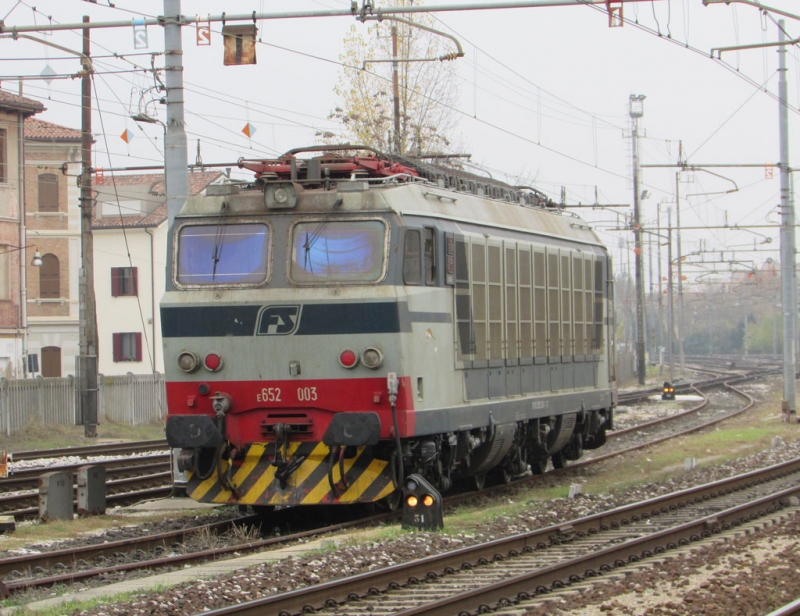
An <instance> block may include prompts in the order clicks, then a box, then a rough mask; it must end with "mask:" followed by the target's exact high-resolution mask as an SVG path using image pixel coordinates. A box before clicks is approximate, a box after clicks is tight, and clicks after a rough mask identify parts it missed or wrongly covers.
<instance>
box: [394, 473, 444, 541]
mask: <svg viewBox="0 0 800 616" xmlns="http://www.w3.org/2000/svg"><path fill="white" fill-rule="evenodd" d="M402 526H403V528H416V529H419V530H441V529H443V528H444V514H443V513H442V495H441V494H440V493H439V491H438V490H437V489H436V488H434V487H433V485H431V484H430V483H429V482H428V481H427V480H426V479H425V478H424V477H423V476H422V475H417V474H413V475H409V476H408V477H406V480H405V483H404V485H403V523H402Z"/></svg>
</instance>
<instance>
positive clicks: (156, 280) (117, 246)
mask: <svg viewBox="0 0 800 616" xmlns="http://www.w3.org/2000/svg"><path fill="white" fill-rule="evenodd" d="M224 178H225V175H224V174H223V173H222V172H219V171H214V172H195V173H190V174H189V191H190V193H191V194H199V193H202V192H203V190H205V188H206V186H208V185H209V184H214V183H220V182H222V181H223V180H224ZM93 187H94V189H95V190H96V195H97V197H96V204H95V208H94V217H93V220H92V234H93V236H94V288H95V298H96V302H97V332H98V341H99V347H100V353H99V364H98V367H99V371H100V373H101V374H104V375H114V374H127V373H128V372H132V373H134V374H149V373H152V372H153V371H158V372H162V373H163V371H164V362H163V358H162V356H161V321H160V311H159V308H158V302H159V299H160V298H161V295H162V294H163V293H164V288H165V282H166V281H165V275H166V265H167V258H166V255H167V206H166V202H167V197H166V191H165V188H164V175H163V174H160V173H159V174H150V173H138V174H124V175H122V174H119V175H114V176H111V175H109V174H108V173H106V174H103V176H102V177H95V182H94V185H93Z"/></svg>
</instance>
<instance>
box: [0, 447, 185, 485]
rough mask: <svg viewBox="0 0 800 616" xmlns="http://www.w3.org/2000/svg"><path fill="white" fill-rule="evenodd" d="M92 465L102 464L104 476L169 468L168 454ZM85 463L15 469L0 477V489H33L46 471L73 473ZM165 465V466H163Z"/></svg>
mask: <svg viewBox="0 0 800 616" xmlns="http://www.w3.org/2000/svg"><path fill="white" fill-rule="evenodd" d="M91 465H92V466H102V467H104V468H105V469H106V478H107V479H108V478H109V477H114V476H118V475H123V474H125V473H137V472H138V473H140V474H142V473H141V471H146V470H152V469H158V470H159V471H162V470H169V469H170V468H171V462H170V455H169V454H158V455H154V456H138V457H135V458H118V459H116V460H104V461H102V462H97V463H94V464H91ZM84 466H89V465H87V463H85V462H84V463H81V464H62V465H59V466H47V467H36V468H25V469H22V470H18V471H15V472H14V473H13V474H12V475H9V476H8V477H2V478H0V491H2V492H11V491H13V490H35V489H36V488H38V487H39V478H40V477H41V476H42V475H44V474H46V473H55V472H63V473H72V474H73V475H74V474H75V473H77V471H78V470H79V469H81V468H83V467H84ZM165 467H166V468H165Z"/></svg>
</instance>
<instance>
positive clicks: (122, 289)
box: [111, 267, 139, 297]
mask: <svg viewBox="0 0 800 616" xmlns="http://www.w3.org/2000/svg"><path fill="white" fill-rule="evenodd" d="M138 282H139V281H138V270H137V268H135V267H112V268H111V296H112V297H126V296H127V297H136V296H137V295H138V294H139V284H138Z"/></svg>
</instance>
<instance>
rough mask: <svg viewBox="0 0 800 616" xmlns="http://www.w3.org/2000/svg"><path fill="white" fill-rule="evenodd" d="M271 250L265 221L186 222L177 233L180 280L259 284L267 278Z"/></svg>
mask: <svg viewBox="0 0 800 616" xmlns="http://www.w3.org/2000/svg"><path fill="white" fill-rule="evenodd" d="M268 254H269V229H268V227H267V225H265V224H262V223H246V224H235V225H222V224H216V225H187V226H185V227H183V228H182V229H181V230H180V233H179V235H178V270H177V271H178V283H180V284H186V285H219V286H225V285H230V284H258V283H261V282H264V280H266V278H267V263H268Z"/></svg>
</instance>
